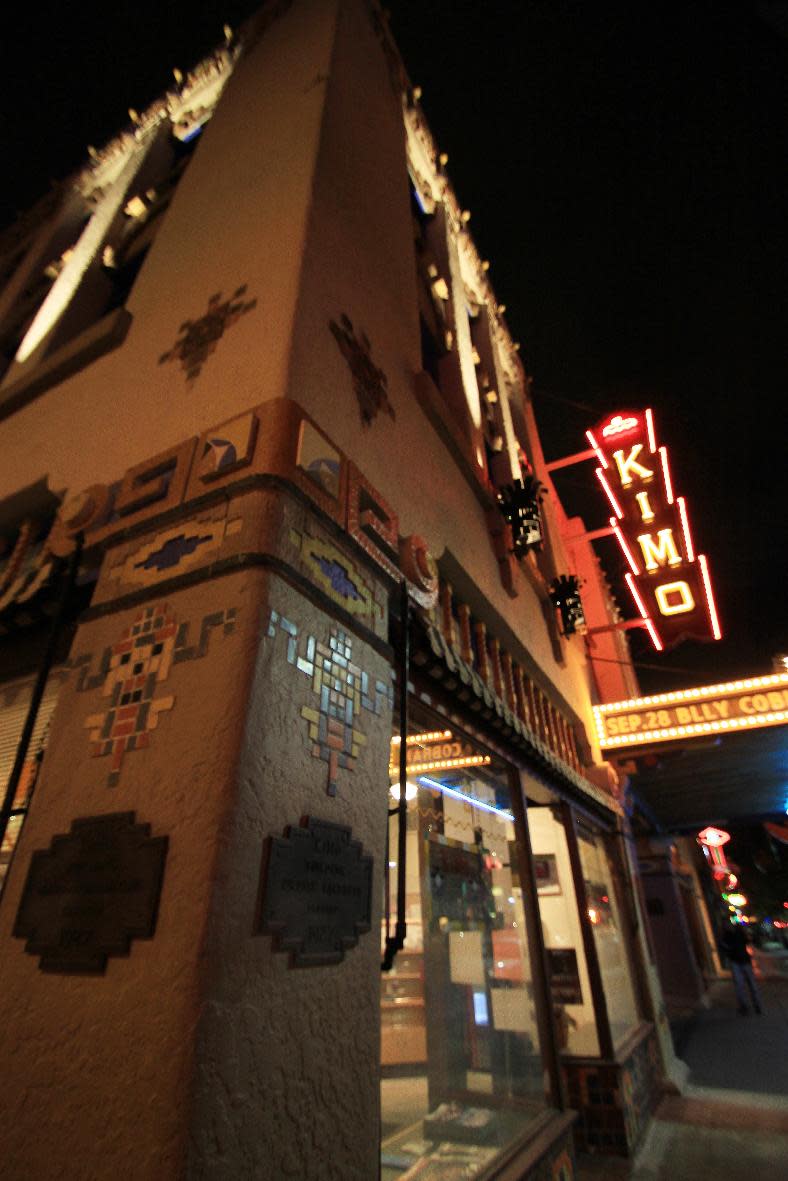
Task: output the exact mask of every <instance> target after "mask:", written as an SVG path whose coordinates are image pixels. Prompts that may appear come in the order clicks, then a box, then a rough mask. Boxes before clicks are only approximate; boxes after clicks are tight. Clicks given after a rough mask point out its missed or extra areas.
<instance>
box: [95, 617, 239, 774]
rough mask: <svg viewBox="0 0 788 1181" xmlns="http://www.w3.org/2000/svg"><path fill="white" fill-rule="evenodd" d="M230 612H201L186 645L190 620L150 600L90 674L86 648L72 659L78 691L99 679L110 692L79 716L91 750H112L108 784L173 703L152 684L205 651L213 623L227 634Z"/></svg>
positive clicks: (144, 744) (103, 752) (102, 753)
mask: <svg viewBox="0 0 788 1181" xmlns="http://www.w3.org/2000/svg"><path fill="white" fill-rule="evenodd" d="M235 614H236V612H235V609H234V608H231V609H230V610H228V611H220V612H214V613H213V614H211V615H207V616H205V618H204V619H203V621H202V627H201V630H200V639H199V641H198V643H197V644H195V645H194V646H193V647H191V648H189V647H187V646H186V640H187V637H188V632H189V625H188V624H187V623H183V624H181V625H180V627H178V623H177V619H176V616H175V613H174V612H173V611H171V610H170V608H169V607H168V606H167V604H166V603H155V604H154V605H153V606H151V607H144V608H143V609H142V610H141V611H140V612H139V613H138V614H137V615H136V616H135V618H134V620H133V622H132V623H131V624H130V625H129V626H128V627H126V628H124V629H123V632H122V633H121V636H120V639H119V640H117V641H116V643H114V644H113V645H112V646H111V647H110V648H107V649H105V651H104V654H103V656H102V659H101V663H100V666H99V670H98V672H97V673H96V674H95V675H93V676H88V669H89V667H90V664H91V662H92V655H91V654H87V655H84V656H81V657H79V658H77V659H76V660H75V661H74V662H73V667H80V666H81V669H80V675H79V679H78V681H77V684H76V689H77V692H82V691H84V690H85V689H95V688H97V687H98V686H99V685H100V686H101V696H102V697H108V698H109V705H108V708H107V709H106V710H105V711H104V712H103V713H95V714H91V715H90V717H88V718H86V719H85V722H84V725H85V727H86V728H87V729H88V730H89V731H90V740H91V748H90V753H91V755H93V757H94V758H102V757H104V756H106V755H110V756H111V762H110V771H109V778H108V783H107V786H108V787H116V786H117V783H118V779H119V777H120V771H121V767H122V765H123V759H124V756H125V755H126V754H127V752H128V751H133V750H143V749H145V748H146V747H148V746H149V745H150V735H151V732H152V731H153V730H155V729H156V727H157V726H158V722H159V716H160V715H161V714H162V713H166V712H168V711H169V710H171V709H172V707H173V706H174V704H175V698H174V696H173V695H172V694H168V695H166V696H158V697H157V696H156V689H157V687H158V686H159V685H160V684H161V683H162V682H163V681H165V680H166V679H167V677H168V676H169V675H170V670H171V668H172V665H173V664H178V663H180V662H181V661H183V660H193V659H195V658H199V657H201V656H204V655H205V653H206V652H207V650H208V642H209V638H210V635H211V632H212V631H213V629H214V628H216V627H219V626H221V627H222V628H223V631H224V634H225V635H228V634H229V633H230V632H232V631H233V628H234V626H235Z"/></svg>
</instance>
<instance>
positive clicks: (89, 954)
mask: <svg viewBox="0 0 788 1181" xmlns="http://www.w3.org/2000/svg"><path fill="white" fill-rule="evenodd" d="M135 821H136V817H135V814H134V813H133V812H116V813H110V814H109V815H106V816H90V817H88V818H86V819H82V820H74V821H73V822H72V824H71V831H70V832H69V833H67V834H61V835H59V836H55V837H53V838H52V841H51V843H50V846H49V848H48V849H38V850H37V851H36V852H35V853H34V854H33V856H32V858H31V860H30V868H29V870H28V873H27V880H26V881H25V886H24V890H23V891H22V898H21V900H20V903H19V910H18V912H17V916H16V922H15V924H14V930H13V934H14V936H15V937H16V938H17V939H26V940H27V942H26V944H25V951H26V952H28V954H29V955H38V956H40V957H41V959H40V961H39V965H38V966H39V968H40V969H41V971H42V972H75V973H101V972H104V971H105V969H106V966H107V959H108V957H109V956H111V955H128V954H129V951H130V948H131V941H132V939H151V938H152V937H153V934H154V931H155V929H156V917H157V914H158V909H159V897H160V895H161V884H162V878H163V876H164V862H165V859H166V857H167V842H168V838H167V837H152V836H151V835H150V825H149V824H137V823H136V822H135Z"/></svg>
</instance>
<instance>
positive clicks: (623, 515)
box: [586, 408, 722, 652]
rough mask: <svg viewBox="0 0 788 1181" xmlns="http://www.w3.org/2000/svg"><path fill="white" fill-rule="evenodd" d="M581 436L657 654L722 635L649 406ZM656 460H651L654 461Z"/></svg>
mask: <svg viewBox="0 0 788 1181" xmlns="http://www.w3.org/2000/svg"><path fill="white" fill-rule="evenodd" d="M586 438H587V439H588V442H589V443H590V445H591V447H592V448H593V450H594V453H595V455H596V457H597V459H598V460H599V463H600V466H599V467H597V468H596V477H597V479H598V480H599V483H600V485H601V487H602V489H603V491H604V493H605V495H606V497H607V500H608V502H609V504H610V507H611V508H612V510H613V514H614V515H613V516H612V517H610V526H611V529H612V531H613V534H614V536H615V537H616V540H617V541H618V544H619V547H620V549H621V552H622V554H623V556H624V558H625V560H626V563H627V567H628V570H627V572H626V574H625V576H624V577H625V581H626V583H627V586H628V588H629V592H630V594H631V595H632V599H633V602H634V604H635V606H636V608H637V611H638V615H639V616H640V619H641V620H642V622H643V626H644V628H645V629H646V630H647V631H648V633H649V635H650V636H651V641H652V643H653V645H654V647H655V649H656V650H657V651H658V652H661V651H663V649H665V648H668V647H672V646H673V645H675V644H677V643H679V642H680V641H681V640H682V639H685V638H692V639H697V640H709V639H713V640H719V639H721V638H722V629H721V627H720V621H719V616H718V613H717V606H716V603H715V601H714V591H713V588H712V583H711V577H710V574H709V565H708V559H707V557H706V555H705V554H702V553H697V551H696V548H695V543H694V541H693V538H692V531H691V529H690V520H689V513H688V511H687V502H686V500H685V498H684V497H683V496H677V495H676V492H675V488H674V485H673V480H672V477H671V472H670V463H669V459H668V450H667V448H666V447H665V446H664V444H659V443H658V441H657V435H656V430H655V426H654V412H653V410H652V409H651V408H649V409H647V410H645V411H640V410H628V411H617V412H616V413H615V414H611V415H608V416H607V418H605V419H603V420H602V422H601V423H599V424H598V425H597V426H596V427H595V428H594V429H593V430H588V431H586ZM652 457H653V458H652Z"/></svg>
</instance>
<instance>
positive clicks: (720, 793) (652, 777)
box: [632, 726, 788, 832]
mask: <svg viewBox="0 0 788 1181" xmlns="http://www.w3.org/2000/svg"><path fill="white" fill-rule="evenodd" d="M649 764H651V765H649ZM637 765H638V771H637V774H635V775H633V776H632V786H633V788H634V791H635V793H636V795H638V796H641V797H642V799H643V801H644V803H645V804H646V805H647V807H648V808H649V810H650V811H651V812H652V814H653V815H654V817H655V819H656V820H657V821H658V822H659V823H660V824H661V825H662V827H663V828H665V829H666V830H667V831H669V832H681V831H697V830H698V829H701V828H703V827H704V826H705V825H707V824H732V823H733V822H734V821H740V822H743V821H747V820H761V819H764V818H767V817H769V816H772V817H775V816H784V814H785V809H786V803H787V802H788V726H776V727H774V728H773V729H768V730H757V731H755V732H754V733H750V734H726V735H724V736H723V737H721V738H716V739H711V740H710V741H701V742H700V744H697V743H695V744H693V743H688V744H687V746H686V747H684V748H683V749H681V750H675V749H673V750H670V751H669V750H665V751H664V752H661V753H660V754H657V753H656V752H654V753H653V754H652V755H651V756H648V757H647V758H646V759H642V758H639V759H638V760H637Z"/></svg>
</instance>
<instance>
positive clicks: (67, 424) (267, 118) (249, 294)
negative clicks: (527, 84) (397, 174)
mask: <svg viewBox="0 0 788 1181" xmlns="http://www.w3.org/2000/svg"><path fill="white" fill-rule="evenodd" d="M334 19H335V3H334V0H300V3H296V4H293V5H292V6H291V7H290V8H288V9H287V10H286V11H285V12H284V13H283V15H281V16H280V17H279V18H278V19H277V20H276V21H274V22H273V23H272V24H271V26H270V27H269V28H268V29H267V30H266V32H265V34H264V36H262V37H261V38H260V40H259V41H258V42H257V43H256V44H255V45H254V46H253V47H252V48H251V49H250V50H249V52H248V54H246V55H245V56H242V58H241V60H240V61H239V63H238V64H237V66H236V68H235V71H234V74H233V76H232V77H231V79H230V81H229V83H228V84H227V88H226V90H225V92H224V95H223V96H222V98H221V100H220V102H219V106H218V108H217V110H216V113H215V115H214V117H213V119H212V120H211V122H210V123H209V124H208V126H207V128H206V130H205V132H204V133H203V137H202V140H201V142H199V143H198V145H197V147H196V150H195V155H194V158H193V159H192V161H191V163H190V164H189V167H188V169H187V172H186V174H185V176H184V178H183V180H182V181H181V183H180V185H179V187H178V189H177V192H176V194H175V197H174V198H173V201H172V205H171V207H170V209H169V211H168V213H167V215H166V216H165V220H164V224H163V225H162V227H161V229H160V231H159V234H158V236H157V238H156V240H155V242H154V244H153V246H152V247H151V250H150V253H149V254H148V256H147V258H146V260H145V263H144V265H143V268H142V271H141V272H140V275H139V278H138V279H137V282H136V284H135V286H134V288H133V290H132V293H131V297H130V299H129V302H128V304H127V307H128V310H129V311H130V312H131V314H132V316H133V322H132V325H131V328H130V330H129V334H128V336H127V338H126V340H125V342H124V344H123V345H122V346H121V347H120V348H118V349H116V350H115V351H114V352H111V353H109V354H107V355H106V356H104V357H102V358H100V359H98V360H97V361H94V362H93V363H92V364H91V365H89V366H88V367H87V368H86V369H84V370H82V371H81V372H79V373H78V374H77V375H75V376H74V377H72V378H69V379H67V380H65V381H63V382H61V383H60V384H59V385H57V386H55V387H54V388H52V389H50V390H49V391H47V392H46V393H44V394H43V395H41V396H40V397H39V398H37V399H36V400H35V401H34V402H33V403H32V404H30V405H29V406H27V407H26V408H24V409H22V410H19V411H17V413H15V414H13V415H12V416H11V417H10V418H7V419H5V420H4V421H2V422H0V454H2V455H3V464H2V467H1V468H0V498H2V497H4V496H7V495H9V494H10V493H12V492H15V491H16V490H17V489H18V488H21V487H24V486H25V485H27V484H30V483H32V482H33V481H34V480H36V479H38V478H39V477H40V476H42V475H45V476H48V477H49V483H50V487H51V488H53V489H54V490H56V491H58V492H60V491H63V490H64V489H70V490H71V491H72V492H78V491H80V490H81V489H82V488H84V487H86V486H87V485H88V484H91V483H94V482H97V481H105V482H108V481H111V480H116V479H118V477H119V476H120V475H121V474H122V472H123V471H124V470H125V469H126V468H127V467H129V466H130V465H131V464H133V463H136V462H138V461H139V460H141V459H143V458H145V457H147V456H149V455H152V454H155V453H156V452H157V451H159V450H163V449H164V448H166V447H167V446H170V445H172V444H175V443H177V442H178V441H179V440H181V439H183V438H184V437H186V436H188V435H189V434H191V433H196V431H198V430H199V429H200V427H202V426H205V425H208V424H210V423H212V422H221V421H222V419H223V418H226V417H230V416H231V415H232V414H233V413H235V412H236V411H240V410H244V409H246V408H247V407H249V406H254V405H256V404H257V403H259V402H262V401H265V400H266V398H269V397H280V396H281V395H282V393H283V392H284V386H285V382H286V374H287V358H288V352H289V342H290V335H291V326H292V318H293V312H294V307H295V301H296V296H297V288H298V280H299V262H300V258H301V254H302V251H303V241H304V233H305V225H306V218H307V210H308V204H309V199H310V191H311V183H312V173H313V168H314V159H315V151H316V147H317V142H318V136H319V129H320V122H321V117H322V108H323V99H324V88H325V82H324V79H325V76H326V74H327V73H328V63H329V59H330V53H331V45H332V38H333V25H334ZM242 284H246V286H247V291H246V294H245V296H244V298H245V299H246V300H251V299H256V300H257V304H256V307H255V308H254V310H253V311H251V312H249V313H248V314H246V315H244V316H242V317H241V318H240V319H239V320H238V322H237V323H236V324H234V325H233V326H232V328H230V329H228V331H227V334H226V335H225V336H224V337H223V338H222V340H220V341H219V344H218V348H217V350H216V352H215V353H214V354H213V355H212V356H211V358H210V359H209V361H208V363H207V364H206V365H204V367H203V370H202V372H201V374H200V377H199V380H198V381H196V382H193V383H189V382H187V378H186V375H185V373H184V371H183V370H182V368H181V367H180V366H179V365H178V364H177V363H176V362H172V361H171V362H168V363H166V364H160V363H159V358H160V357H161V356H162V354H164V353H166V352H167V351H168V350H169V349H171V348H172V346H173V345H174V344H175V341H176V338H177V337H178V333H179V328H180V326H181V324H182V323H183V322H184V321H186V320H196V319H199V317H200V316H201V315H202V314H203V313H204V312H205V311H206V309H207V307H208V300H209V298H210V297H211V296H212V295H214V294H215V293H217V292H220V293H221V294H222V296H223V298H225V299H227V298H230V297H231V296H232V294H233V292H234V291H235V290H236V289H237V288H238V287H239V286H241V285H242ZM86 440H89V446H86Z"/></svg>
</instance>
